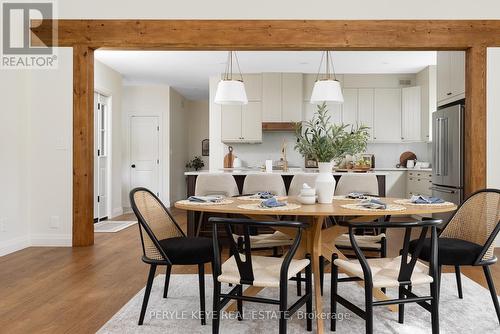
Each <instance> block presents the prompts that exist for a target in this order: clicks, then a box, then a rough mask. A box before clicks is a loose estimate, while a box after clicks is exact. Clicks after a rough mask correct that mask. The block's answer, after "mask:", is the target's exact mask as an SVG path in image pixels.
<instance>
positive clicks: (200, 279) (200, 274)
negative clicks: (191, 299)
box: [198, 263, 207, 326]
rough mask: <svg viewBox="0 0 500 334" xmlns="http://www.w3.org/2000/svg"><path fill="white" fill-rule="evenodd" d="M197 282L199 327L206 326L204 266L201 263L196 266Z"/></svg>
mask: <svg viewBox="0 0 500 334" xmlns="http://www.w3.org/2000/svg"><path fill="white" fill-rule="evenodd" d="M198 282H199V285H200V318H201V325H202V326H203V325H206V324H207V320H206V318H207V317H206V315H207V314H206V312H205V265H204V264H203V263H201V264H199V265H198Z"/></svg>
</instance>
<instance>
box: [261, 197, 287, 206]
mask: <svg viewBox="0 0 500 334" xmlns="http://www.w3.org/2000/svg"><path fill="white" fill-rule="evenodd" d="M285 205H286V203H284V202H278V200H277V199H276V198H274V197H271V198H269V199H266V200H265V201H262V202H261V203H260V206H261V207H263V208H277V207H279V206H285Z"/></svg>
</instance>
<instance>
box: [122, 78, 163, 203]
mask: <svg viewBox="0 0 500 334" xmlns="http://www.w3.org/2000/svg"><path fill="white" fill-rule="evenodd" d="M169 90H170V87H169V86H166V85H150V86H124V87H123V91H122V94H123V96H122V112H123V119H122V121H123V123H122V129H123V131H124V135H123V140H124V142H123V143H122V148H123V150H124V160H123V164H122V177H123V178H122V185H123V186H122V205H123V208H124V210H127V211H128V210H129V209H130V202H129V199H128V193H129V191H130V168H129V166H130V151H129V142H128V138H129V117H130V116H131V115H148V116H158V117H159V118H160V137H161V138H160V143H161V144H160V146H161V147H160V150H161V151H160V182H161V188H160V189H161V190H160V198H161V200H162V201H164V202H165V203H169V202H170V198H169V191H170V180H169V177H168V175H169V172H170V154H169V151H170V150H169V148H170V137H169V135H168V129H169V128H170V115H169V106H170V92H169Z"/></svg>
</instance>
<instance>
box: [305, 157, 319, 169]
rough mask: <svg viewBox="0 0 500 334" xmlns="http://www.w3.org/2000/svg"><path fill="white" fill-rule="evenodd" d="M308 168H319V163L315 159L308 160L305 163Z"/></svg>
mask: <svg viewBox="0 0 500 334" xmlns="http://www.w3.org/2000/svg"><path fill="white" fill-rule="evenodd" d="M304 165H305V167H306V168H318V162H317V161H316V160H314V159H310V158H306V159H305V163H304Z"/></svg>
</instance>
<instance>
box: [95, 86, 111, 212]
mask: <svg viewBox="0 0 500 334" xmlns="http://www.w3.org/2000/svg"><path fill="white" fill-rule="evenodd" d="M109 112H110V103H109V97H107V96H104V95H102V94H99V93H94V220H102V219H106V218H107V217H108V216H109V213H108V209H109V208H108V202H109V199H108V170H109V159H110V157H109V144H110V143H109V142H108V138H109Z"/></svg>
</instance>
